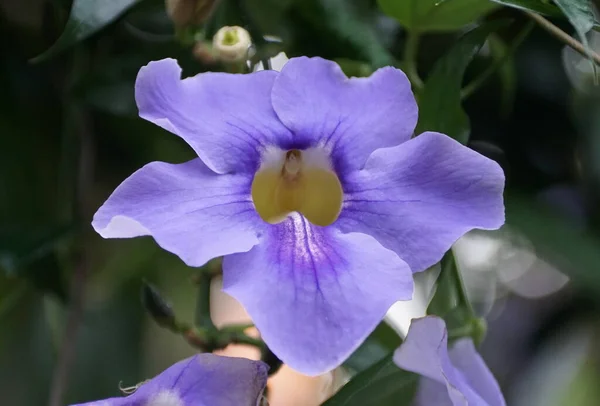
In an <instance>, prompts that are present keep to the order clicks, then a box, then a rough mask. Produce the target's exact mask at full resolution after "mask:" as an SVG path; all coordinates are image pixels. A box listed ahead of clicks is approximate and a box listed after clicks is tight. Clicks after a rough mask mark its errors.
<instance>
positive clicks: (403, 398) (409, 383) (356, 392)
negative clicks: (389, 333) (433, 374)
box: [323, 354, 418, 406]
mask: <svg viewBox="0 0 600 406" xmlns="http://www.w3.org/2000/svg"><path fill="white" fill-rule="evenodd" d="M417 382H418V376H417V375H416V374H413V373H412V372H408V371H404V370H402V369H400V368H398V367H397V366H396V364H394V361H393V360H392V354H390V355H388V356H387V357H385V358H384V359H382V360H381V361H379V362H378V363H376V364H375V365H373V366H371V367H370V368H368V369H366V370H364V371H362V372H361V373H359V374H358V375H356V376H355V377H354V378H352V379H351V380H350V382H348V383H347V384H346V385H344V386H343V387H342V389H340V391H339V392H338V393H336V394H335V395H334V396H333V397H331V399H329V400H328V401H326V402H325V403H323V406H364V405H376V406H409V405H410V404H412V401H413V398H414V395H415V392H416V390H417Z"/></svg>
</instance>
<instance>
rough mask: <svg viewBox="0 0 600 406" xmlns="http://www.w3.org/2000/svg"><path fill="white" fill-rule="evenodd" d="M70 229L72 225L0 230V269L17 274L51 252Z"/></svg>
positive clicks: (10, 273) (10, 274)
mask: <svg viewBox="0 0 600 406" xmlns="http://www.w3.org/2000/svg"><path fill="white" fill-rule="evenodd" d="M72 231H73V227H71V226H62V227H57V228H48V229H40V230H29V229H28V230H19V231H16V230H4V231H2V232H0V270H2V271H4V272H5V273H6V274H7V275H9V276H19V273H20V271H21V270H23V269H25V267H26V266H27V265H28V264H30V263H32V262H34V261H35V260H38V259H40V258H43V257H45V256H48V255H49V254H51V253H52V252H53V251H54V250H55V249H56V246H57V245H58V244H59V243H61V242H62V241H63V240H64V239H65V238H66V237H67V236H69V235H70V233H71V232H72Z"/></svg>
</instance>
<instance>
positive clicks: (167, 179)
mask: <svg viewBox="0 0 600 406" xmlns="http://www.w3.org/2000/svg"><path fill="white" fill-rule="evenodd" d="M251 182H252V178H251V177H248V176H246V175H217V174H216V173H214V172H212V171H211V170H210V169H208V168H207V167H206V166H205V165H204V164H203V163H202V162H201V161H200V160H199V159H194V160H192V161H189V162H186V163H183V164H178V165H172V164H168V163H164V162H152V163H150V164H148V165H146V166H144V167H143V168H142V169H140V170H138V171H137V172H135V173H134V174H133V175H131V176H130V177H129V178H127V179H126V180H125V181H124V182H123V183H122V184H121V185H120V186H119V187H118V188H117V189H116V190H115V191H114V192H113V194H112V195H111V196H110V197H109V198H108V200H107V201H106V202H105V203H104V205H103V206H102V207H100V209H98V212H97V213H96V214H95V215H94V220H93V222H92V226H93V227H94V229H95V230H96V231H97V232H98V233H99V234H100V235H101V236H102V237H104V238H129V237H137V236H141V235H151V236H152V237H154V239H155V240H156V242H157V243H158V244H159V245H160V246H161V247H163V248H164V249H166V250H167V251H170V252H172V253H174V254H176V255H178V256H179V257H180V258H181V259H182V260H183V261H184V262H185V263H186V264H188V265H190V266H201V265H203V264H205V263H206V262H207V261H208V260H210V259H212V258H215V257H218V256H221V255H226V254H231V253H234V252H246V251H248V250H250V249H251V248H252V247H253V246H254V245H256V244H257V243H258V238H257V236H256V235H257V232H258V231H257V230H259V229H260V228H261V227H263V222H262V220H260V218H259V217H258V214H257V213H256V211H255V210H254V205H253V204H252V199H251V196H250V184H251Z"/></svg>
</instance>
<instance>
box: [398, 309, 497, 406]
mask: <svg viewBox="0 0 600 406" xmlns="http://www.w3.org/2000/svg"><path fill="white" fill-rule="evenodd" d="M447 345H448V333H447V331H446V325H445V323H444V320H442V319H441V318H439V317H436V316H428V317H422V318H419V319H414V320H413V321H412V323H411V326H410V329H409V331H408V335H407V336H406V339H405V341H404V343H403V344H402V345H401V346H400V348H398V349H397V350H396V352H395V353H394V362H395V363H396V365H398V366H399V367H400V368H402V369H405V370H407V371H411V372H416V373H418V374H420V375H423V376H424V377H425V379H424V380H422V382H421V383H420V385H419V391H418V394H417V397H416V399H417V401H416V403H417V405H429V404H433V403H430V402H433V401H435V402H436V403H434V404H436V405H437V404H440V405H445V404H447V405H453V406H504V405H505V403H504V399H503V398H502V394H501V393H500V391H499V389H498V390H497V391H495V392H494V391H490V388H492V387H494V385H495V386H496V388H497V383H496V381H495V379H494V377H493V375H492V374H491V372H490V371H489V370H488V369H487V367H486V366H485V364H484V363H483V361H482V360H481V358H480V357H479V355H478V354H477V352H476V351H475V349H474V347H472V346H471V348H469V347H468V346H466V347H464V344H460V345H459V348H458V350H457V351H456V353H455V354H454V355H452V356H451V357H449V355H448V348H447ZM453 352H454V348H453V349H451V350H450V353H451V354H452V353H453ZM474 356H475V357H474ZM457 357H458V358H460V357H466V358H465V359H463V360H462V361H461V363H460V364H453V363H452V361H454V360H455V359H457ZM451 358H452V360H451ZM465 365H466V366H468V368H469V371H466V370H463V369H462V367H463V366H465ZM474 365H476V368H475V367H474ZM471 372H476V373H481V376H480V377H479V378H477V379H475V380H473V379H471V377H470V376H469V375H470V373H471ZM432 381H433V382H432ZM436 383H437V385H436ZM439 384H444V385H445V387H446V402H443V401H442V400H441V399H442V398H444V396H443V392H442V391H441V388H440V385H439Z"/></svg>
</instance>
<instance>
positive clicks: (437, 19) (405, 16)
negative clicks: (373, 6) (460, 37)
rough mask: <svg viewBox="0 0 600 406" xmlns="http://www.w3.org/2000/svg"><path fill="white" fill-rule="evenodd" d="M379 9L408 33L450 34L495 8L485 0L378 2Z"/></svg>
mask: <svg viewBox="0 0 600 406" xmlns="http://www.w3.org/2000/svg"><path fill="white" fill-rule="evenodd" d="M378 3H379V5H380V7H381V9H382V10H383V11H384V12H385V13H386V14H387V15H389V16H391V17H394V18H395V19H397V20H398V21H399V22H400V23H401V24H402V25H403V26H404V27H405V28H406V29H408V30H410V31H420V32H424V31H452V30H457V29H459V28H461V27H463V26H465V25H467V24H470V23H472V22H474V21H476V20H477V19H478V18H480V17H482V16H483V15H485V14H486V13H488V12H490V11H491V10H493V9H494V8H496V7H498V6H497V5H496V4H493V3H491V2H489V1H488V0H441V1H440V0H378Z"/></svg>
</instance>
